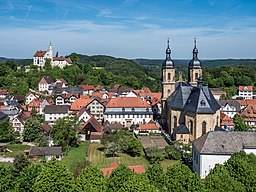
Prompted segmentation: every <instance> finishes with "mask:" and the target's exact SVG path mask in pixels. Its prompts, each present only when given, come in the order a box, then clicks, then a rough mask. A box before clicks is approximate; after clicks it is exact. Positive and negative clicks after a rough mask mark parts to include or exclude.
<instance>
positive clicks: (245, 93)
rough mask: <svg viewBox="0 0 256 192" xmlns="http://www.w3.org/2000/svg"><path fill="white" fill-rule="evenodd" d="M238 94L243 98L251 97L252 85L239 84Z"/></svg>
mask: <svg viewBox="0 0 256 192" xmlns="http://www.w3.org/2000/svg"><path fill="white" fill-rule="evenodd" d="M238 96H239V97H241V98H243V99H252V97H253V87H252V86H239V87H238Z"/></svg>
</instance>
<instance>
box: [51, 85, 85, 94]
mask: <svg viewBox="0 0 256 192" xmlns="http://www.w3.org/2000/svg"><path fill="white" fill-rule="evenodd" d="M61 94H73V95H83V88H81V87H54V88H53V90H52V95H61Z"/></svg>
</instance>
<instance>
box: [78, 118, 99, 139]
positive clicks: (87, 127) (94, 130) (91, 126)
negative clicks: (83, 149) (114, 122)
mask: <svg viewBox="0 0 256 192" xmlns="http://www.w3.org/2000/svg"><path fill="white" fill-rule="evenodd" d="M77 134H78V135H79V138H80V140H81V141H85V140H90V142H97V143H100V141H101V138H102V135H103V126H102V125H101V124H100V123H99V122H98V121H97V120H96V119H95V118H94V117H93V116H90V118H89V119H88V120H87V121H86V122H84V121H83V122H82V123H81V124H80V126H79V128H78V129H77Z"/></svg>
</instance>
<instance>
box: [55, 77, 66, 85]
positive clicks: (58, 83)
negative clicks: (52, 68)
mask: <svg viewBox="0 0 256 192" xmlns="http://www.w3.org/2000/svg"><path fill="white" fill-rule="evenodd" d="M67 86H68V83H67V81H65V79H63V78H60V79H57V80H56V81H55V87H67Z"/></svg>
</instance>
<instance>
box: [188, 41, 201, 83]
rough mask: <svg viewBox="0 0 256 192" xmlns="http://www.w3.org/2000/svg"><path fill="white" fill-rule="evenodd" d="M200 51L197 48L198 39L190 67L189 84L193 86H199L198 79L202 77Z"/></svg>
mask: <svg viewBox="0 0 256 192" xmlns="http://www.w3.org/2000/svg"><path fill="white" fill-rule="evenodd" d="M197 55H198V49H197V48H196V38H195V39H194V49H193V59H191V61H190V62H189V66H188V82H189V84H190V85H192V86H197V79H198V78H199V77H202V66H201V61H200V60H199V59H198V56H197Z"/></svg>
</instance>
